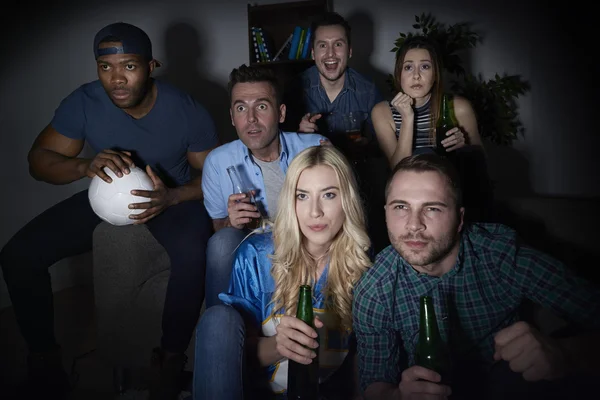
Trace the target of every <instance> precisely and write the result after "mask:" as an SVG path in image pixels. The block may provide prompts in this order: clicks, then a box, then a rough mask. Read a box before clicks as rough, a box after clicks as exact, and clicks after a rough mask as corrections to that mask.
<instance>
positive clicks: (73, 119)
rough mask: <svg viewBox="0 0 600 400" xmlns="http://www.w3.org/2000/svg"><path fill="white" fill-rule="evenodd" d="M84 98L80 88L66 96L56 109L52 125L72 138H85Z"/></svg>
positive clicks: (62, 133)
mask: <svg viewBox="0 0 600 400" xmlns="http://www.w3.org/2000/svg"><path fill="white" fill-rule="evenodd" d="M83 102H84V99H83V94H82V92H81V91H80V90H75V91H74V92H72V93H71V94H70V95H68V96H67V97H65V98H64V99H63V100H62V101H61V102H60V104H59V106H58V108H57V109H56V110H55V111H54V117H53V118H52V121H51V122H50V125H52V127H53V128H54V129H55V130H56V131H57V132H58V133H60V134H61V135H64V136H66V137H68V138H71V139H77V140H82V139H85V120H86V117H85V111H84V104H83Z"/></svg>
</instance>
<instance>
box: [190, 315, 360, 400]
mask: <svg viewBox="0 0 600 400" xmlns="http://www.w3.org/2000/svg"><path fill="white" fill-rule="evenodd" d="M245 343H246V325H245V322H244V319H243V317H242V315H241V314H240V313H239V312H238V311H237V310H236V309H235V308H233V307H231V306H229V305H225V304H219V305H216V306H214V307H211V308H209V309H207V310H206V311H205V312H204V314H203V315H202V318H201V319H200V322H199V323H198V326H197V328H196V346H195V354H194V373H193V374H194V376H193V389H192V398H193V400H242V399H246V400H249V399H253V400H254V399H256V400H280V399H285V395H277V394H274V393H273V392H271V389H270V387H269V384H268V382H267V379H268V378H267V377H266V375H265V374H264V370H263V369H262V368H260V367H259V365H258V360H257V358H256V355H254V354H247V353H246V352H245ZM355 352H356V348H355V341H354V340H352V341H351V348H350V352H349V354H348V356H347V357H346V359H345V360H344V362H343V363H342V365H341V366H340V367H339V368H338V370H337V371H336V372H334V374H333V375H332V376H331V377H330V378H329V379H328V380H327V381H326V382H323V383H321V384H320V392H321V398H322V399H327V400H348V399H351V398H352V392H353V390H354V387H355V383H356V382H355V380H354V375H353V366H354V354H355Z"/></svg>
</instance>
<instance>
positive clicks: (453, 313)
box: [353, 224, 600, 390]
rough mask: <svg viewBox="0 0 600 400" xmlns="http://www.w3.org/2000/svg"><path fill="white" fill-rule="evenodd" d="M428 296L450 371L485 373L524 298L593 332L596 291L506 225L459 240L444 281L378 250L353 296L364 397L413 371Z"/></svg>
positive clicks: (599, 308) (598, 310) (598, 303)
mask: <svg viewBox="0 0 600 400" xmlns="http://www.w3.org/2000/svg"><path fill="white" fill-rule="evenodd" d="M422 295H430V296H432V297H433V300H434V304H435V312H436V317H437V321H438V325H439V328H440V334H441V336H442V339H443V340H444V341H445V342H446V343H447V345H448V349H449V350H450V353H451V357H452V361H453V363H454V365H455V369H456V365H459V364H463V366H465V365H466V366H469V369H472V370H474V371H478V372H479V373H484V371H485V370H486V368H487V367H489V366H490V365H491V364H492V362H493V352H494V343H493V340H494V334H495V333H496V332H498V331H499V330H501V329H503V328H505V327H507V326H509V325H511V324H513V323H514V322H516V321H518V320H519V314H518V310H519V306H520V305H521V303H522V301H523V300H525V299H529V300H531V301H533V302H534V303H537V304H539V305H541V306H543V307H547V308H549V309H550V310H551V311H553V312H555V313H556V314H557V315H559V316H562V317H563V318H564V319H565V320H567V321H570V322H575V323H578V324H582V325H584V326H587V327H592V326H594V327H598V326H599V324H600V322H599V321H598V315H600V290H599V289H598V288H597V287H594V286H593V285H592V284H591V283H589V282H587V281H584V280H583V279H581V278H579V277H577V276H575V275H574V274H573V273H572V271H570V270H568V269H567V268H565V266H564V265H563V264H562V263H560V262H559V261H557V260H555V259H553V258H551V257H549V256H548V255H545V254H543V253H541V252H539V251H536V250H533V249H531V248H528V247H525V246H523V245H521V244H520V243H519V242H518V239H517V235H516V233H515V232H514V231H513V230H512V229H510V228H508V227H506V226H503V225H496V224H475V225H472V226H470V227H468V228H466V229H465V230H464V231H463V233H462V235H461V240H460V250H459V255H458V258H457V262H456V264H455V266H454V267H453V268H452V269H451V270H450V271H449V272H448V273H447V274H445V275H444V276H442V277H434V276H429V275H426V274H422V273H419V272H417V271H415V270H414V269H413V268H412V267H411V266H410V265H409V264H408V263H407V262H406V261H404V260H403V259H402V258H401V257H400V255H399V254H398V253H397V252H396V250H395V249H394V248H393V247H392V246H389V247H387V248H386V249H384V250H383V251H381V252H380V253H379V254H378V255H377V258H376V260H375V264H374V265H373V267H372V268H371V269H369V270H368V271H367V272H366V273H365V274H364V275H363V277H362V278H361V280H360V281H359V283H358V284H357V286H356V290H355V296H354V311H353V315H354V330H355V332H356V337H357V341H358V355H359V371H360V380H361V386H362V388H363V390H366V388H367V387H368V386H369V385H370V384H372V383H375V382H387V383H392V384H398V383H399V382H400V375H401V372H402V371H403V370H404V369H406V368H408V367H409V366H411V365H413V364H414V357H413V354H414V350H415V346H416V344H417V341H418V333H419V297H420V296H422Z"/></svg>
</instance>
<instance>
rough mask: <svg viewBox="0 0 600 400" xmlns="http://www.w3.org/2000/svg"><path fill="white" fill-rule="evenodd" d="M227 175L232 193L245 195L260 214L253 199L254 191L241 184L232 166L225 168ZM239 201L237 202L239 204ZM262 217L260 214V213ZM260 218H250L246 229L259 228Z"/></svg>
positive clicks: (235, 169) (237, 172)
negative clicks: (231, 185) (231, 186)
mask: <svg viewBox="0 0 600 400" xmlns="http://www.w3.org/2000/svg"><path fill="white" fill-rule="evenodd" d="M227 174H228V175H229V179H231V183H232V184H233V193H239V194H242V193H243V194H246V195H247V196H248V198H249V199H250V203H252V204H254V205H255V206H256V208H257V211H258V212H259V213H261V211H260V207H259V206H258V204H256V200H255V199H254V191H253V190H252V189H248V188H246V187H245V186H244V185H243V183H242V178H241V176H240V173H239V171H238V170H237V168H236V167H235V166H234V165H230V166H229V167H227ZM240 201H241V200H238V202H240ZM261 215H262V213H261ZM261 219H262V216H261V218H252V221H251V222H250V223H248V224H247V227H248V228H250V229H255V228H258V227H259V226H260V221H261Z"/></svg>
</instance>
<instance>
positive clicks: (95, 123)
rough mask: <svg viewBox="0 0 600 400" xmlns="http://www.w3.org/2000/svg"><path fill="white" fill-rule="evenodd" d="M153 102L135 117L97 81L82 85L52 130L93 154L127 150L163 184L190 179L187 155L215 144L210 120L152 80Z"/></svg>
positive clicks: (192, 102) (57, 113)
mask: <svg viewBox="0 0 600 400" xmlns="http://www.w3.org/2000/svg"><path fill="white" fill-rule="evenodd" d="M154 83H155V84H156V87H157V97H156V102H155V104H154V106H153V107H152V109H151V110H150V112H149V113H148V114H147V115H145V116H144V117H142V118H140V119H135V118H133V117H132V116H130V115H129V114H127V113H126V112H125V111H123V110H122V109H120V108H119V107H117V106H115V105H114V104H113V102H112V101H111V100H110V98H109V97H108V94H107V93H106V91H105V90H104V88H103V87H102V85H101V83H100V81H99V80H96V81H93V82H90V83H86V84H84V85H81V86H80V87H79V88H77V89H76V90H74V91H73V92H72V93H71V94H70V95H69V96H67V97H66V98H65V99H63V101H62V102H61V103H60V105H59V106H58V108H57V109H56V111H55V114H54V118H53V119H52V121H51V125H52V127H53V128H54V129H55V130H56V131H57V132H59V133H60V134H62V135H64V136H66V137H69V138H71V139H78V140H81V139H83V140H86V141H87V142H88V143H89V144H90V146H91V147H92V148H93V149H94V151H96V152H101V151H102V150H106V149H111V150H123V151H131V152H132V155H133V160H134V162H135V164H136V165H137V166H138V167H140V168H142V169H144V168H145V167H146V165H150V166H151V167H152V169H153V170H154V171H155V172H157V173H158V175H159V176H160V177H161V179H163V182H164V183H165V184H166V185H168V186H179V185H183V184H185V183H187V182H189V181H190V179H191V175H190V165H189V162H188V160H187V152H188V151H189V152H201V151H205V150H209V149H211V148H213V147H215V146H216V145H217V144H218V138H217V132H216V129H215V125H214V122H213V119H212V118H211V116H210V115H209V114H208V112H207V111H206V109H205V108H204V107H203V106H202V105H201V104H199V103H198V102H197V101H196V100H194V99H193V98H192V97H191V96H190V95H189V94H187V93H185V92H183V91H181V90H179V89H177V88H175V87H174V86H171V85H169V84H167V83H166V82H161V81H158V80H154Z"/></svg>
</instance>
